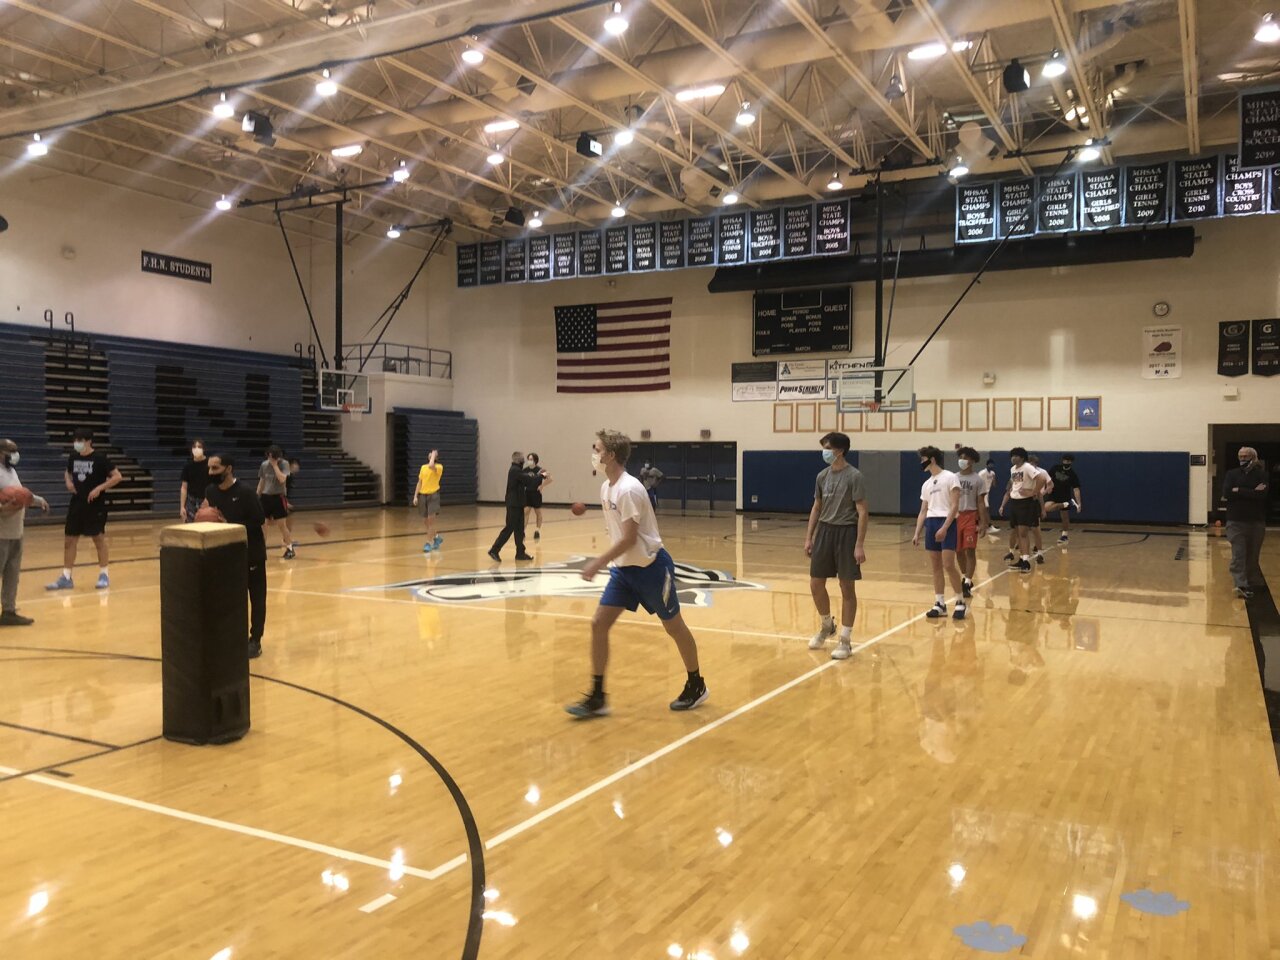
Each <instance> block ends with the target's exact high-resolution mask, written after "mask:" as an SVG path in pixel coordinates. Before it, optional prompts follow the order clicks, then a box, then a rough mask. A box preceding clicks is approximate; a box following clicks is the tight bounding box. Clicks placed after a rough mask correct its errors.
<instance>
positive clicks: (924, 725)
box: [918, 636, 956, 763]
mask: <svg viewBox="0 0 1280 960" xmlns="http://www.w3.org/2000/svg"><path fill="white" fill-rule="evenodd" d="M950 681H951V678H950V677H949V676H948V671H947V643H946V640H945V639H943V637H941V636H936V637H935V638H934V640H933V644H932V645H931V647H930V650H929V668H928V670H927V671H926V672H925V675H924V689H923V691H922V692H921V694H920V726H919V731H918V733H919V737H920V747H921V749H922V750H924V752H925V753H927V754H928V755H929V756H931V757H932V758H933V759H934V760H937V761H938V762H939V763H955V762H956V729H955V717H956V693H955V690H954V688H953V687H952V685H951V682H950Z"/></svg>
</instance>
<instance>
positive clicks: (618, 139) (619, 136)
mask: <svg viewBox="0 0 1280 960" xmlns="http://www.w3.org/2000/svg"><path fill="white" fill-rule="evenodd" d="M635 138H636V134H635V131H634V130H632V129H631V128H630V127H628V128H627V129H626V130H619V131H618V132H617V133H615V134H614V135H613V142H614V143H616V144H617V145H618V146H620V147H625V146H626V145H627V144H629V143H631V142H632V141H633V140H635Z"/></svg>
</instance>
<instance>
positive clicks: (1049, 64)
mask: <svg viewBox="0 0 1280 960" xmlns="http://www.w3.org/2000/svg"><path fill="white" fill-rule="evenodd" d="M1066 72H1067V62H1066V61H1065V60H1064V59H1063V58H1062V52H1061V51H1060V50H1055V51H1053V55H1052V56H1051V57H1049V59H1048V60H1046V61H1045V62H1044V66H1043V67H1041V68H1040V76H1042V77H1047V78H1048V79H1050V80H1052V79H1053V78H1054V77H1060V76H1062V75H1063V74H1064V73H1066Z"/></svg>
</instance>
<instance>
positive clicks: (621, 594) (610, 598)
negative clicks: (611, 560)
mask: <svg viewBox="0 0 1280 960" xmlns="http://www.w3.org/2000/svg"><path fill="white" fill-rule="evenodd" d="M600 606H602V607H625V608H626V609H628V610H635V609H636V608H637V607H641V606H642V607H644V608H645V610H647V611H648V612H649V613H654V614H657V616H658V619H659V620H671V619H673V618H675V617H677V616H679V615H680V597H679V596H678V588H677V586H676V565H675V563H674V561H672V559H671V554H669V553H667V551H666V550H659V551H658V555H657V556H656V557H654V558H653V563H651V564H649V565H648V566H647V567H613V568H612V569H610V571H609V582H608V583H607V584H606V585H605V588H604V593H603V594H601V595H600Z"/></svg>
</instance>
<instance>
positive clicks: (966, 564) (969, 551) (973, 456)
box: [956, 447, 991, 598]
mask: <svg viewBox="0 0 1280 960" xmlns="http://www.w3.org/2000/svg"><path fill="white" fill-rule="evenodd" d="M956 452H957V454H959V457H960V461H959V462H960V470H959V471H958V472H957V473H956V479H958V480H959V481H960V510H959V512H958V513H957V514H956V559H957V560H959V561H960V577H961V581H960V585H961V587H962V589H963V591H964V596H965V597H966V598H967V597H971V596H973V575H974V572H975V571H976V570H977V568H978V538H979V537H980V536H982V535H983V534H984V533H986V530H987V526H988V525H989V524H990V522H991V518H990V517H988V516H987V494H988V493H990V492H991V481H990V480H989V479H987V478H986V477H984V476H983V475H982V473H981V472H980V471H977V470H975V469H974V468H975V467H976V466H977V465H978V451H977V450H975V449H973V447H961V448H960V449H959V450H957V451H956Z"/></svg>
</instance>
